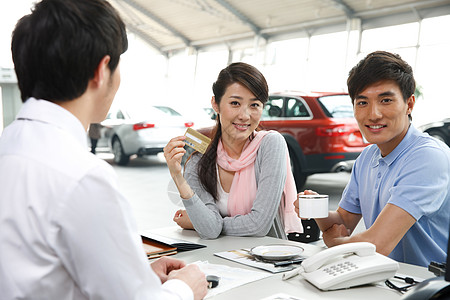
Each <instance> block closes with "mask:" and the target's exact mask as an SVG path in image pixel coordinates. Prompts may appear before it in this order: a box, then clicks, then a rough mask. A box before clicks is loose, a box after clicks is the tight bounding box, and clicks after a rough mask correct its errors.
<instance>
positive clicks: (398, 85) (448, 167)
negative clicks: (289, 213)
mask: <svg viewBox="0 0 450 300" xmlns="http://www.w3.org/2000/svg"><path fill="white" fill-rule="evenodd" d="M347 84H348V90H349V94H350V97H351V99H352V103H353V108H354V115H355V118H356V120H357V122H358V125H359V128H360V130H361V132H362V134H363V135H364V137H365V138H366V139H367V140H368V141H369V142H370V143H372V144H373V145H370V146H368V147H367V148H366V149H364V151H363V152H362V153H361V155H360V156H359V157H358V158H357V160H356V162H355V164H354V166H353V169H352V175H351V178H350V181H349V183H348V184H347V187H346V188H345V190H344V192H343V194H342V199H341V201H340V203H339V207H338V209H337V210H336V211H333V212H331V211H330V212H329V215H328V217H327V218H320V219H316V221H317V223H318V225H319V227H320V229H321V230H322V231H323V240H324V242H325V244H326V245H327V246H328V247H332V246H336V245H340V244H344V243H350V242H363V241H364V242H371V243H373V244H375V245H376V248H377V252H379V253H381V254H384V255H388V256H389V257H391V258H393V259H395V260H397V261H400V262H405V263H410V264H415V265H420V266H425V267H426V266H428V264H429V263H430V262H431V261H437V262H444V261H445V259H446V251H447V240H448V236H449V232H448V228H449V222H450V150H449V148H448V146H447V145H445V144H443V143H442V142H440V141H438V140H436V139H434V138H432V137H430V136H429V135H428V134H426V133H421V132H419V131H418V130H417V129H416V128H414V126H413V125H412V124H411V112H412V110H413V108H414V103H415V97H414V91H415V81H414V77H413V73H412V68H411V67H410V66H409V65H408V64H407V63H406V62H405V61H403V60H402V59H401V58H400V56H398V55H396V54H392V53H389V52H384V51H377V52H374V53H371V54H369V55H367V57H365V58H364V59H363V60H361V61H360V62H359V63H358V64H357V65H356V66H355V67H354V68H353V69H352V70H351V71H350V75H349V78H348V80H347ZM304 193H305V194H311V193H315V192H312V191H308V190H306V191H305V192H304ZM295 206H296V209H297V212H298V200H297V201H296V203H295ZM361 218H363V219H364V223H365V226H366V230H365V231H363V232H360V233H356V234H354V235H351V233H352V232H353V230H354V229H355V227H356V226H357V224H358V222H359V220H360V219H361ZM350 235H351V236H350Z"/></svg>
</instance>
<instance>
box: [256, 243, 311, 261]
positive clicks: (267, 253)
mask: <svg viewBox="0 0 450 300" xmlns="http://www.w3.org/2000/svg"><path fill="white" fill-rule="evenodd" d="M303 251H304V249H303V248H302V247H299V246H292V245H267V246H257V247H253V248H252V249H250V253H251V255H253V256H255V257H257V258H260V259H263V260H289V259H292V258H294V257H297V256H299V255H300V254H302V253H303Z"/></svg>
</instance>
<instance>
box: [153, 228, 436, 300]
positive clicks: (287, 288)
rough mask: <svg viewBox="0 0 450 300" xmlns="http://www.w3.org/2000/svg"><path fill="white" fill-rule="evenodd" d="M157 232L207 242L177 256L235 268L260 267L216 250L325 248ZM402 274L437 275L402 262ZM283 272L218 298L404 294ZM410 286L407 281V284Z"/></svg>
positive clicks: (307, 251)
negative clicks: (327, 285) (320, 282)
mask: <svg viewBox="0 0 450 300" xmlns="http://www.w3.org/2000/svg"><path fill="white" fill-rule="evenodd" d="M150 231H151V232H153V233H156V234H159V235H163V236H167V237H172V238H177V239H183V240H187V241H191V242H194V243H199V244H203V245H206V246H207V247H206V248H202V249H197V250H192V251H187V252H180V253H178V254H176V255H175V256H173V257H175V258H178V259H181V260H184V261H185V262H187V263H191V262H194V261H199V260H200V261H205V260H207V261H208V262H209V263H213V264H221V265H228V266H231V267H235V268H244V269H251V270H256V269H254V268H252V267H248V266H245V265H243V264H238V263H236V262H233V261H229V260H226V259H223V258H220V257H217V256H214V253H216V252H222V251H228V250H235V249H241V248H251V247H255V246H259V245H269V244H294V245H299V244H301V246H302V247H303V248H304V249H305V252H304V255H305V256H310V255H312V254H315V253H317V252H319V251H321V250H323V248H322V247H320V246H317V245H312V244H303V243H297V242H292V241H285V240H280V239H275V238H271V237H260V238H258V237H232V236H221V237H219V238H218V239H215V240H202V239H200V238H199V236H198V235H197V233H196V232H195V231H193V230H182V229H181V228H180V227H177V226H174V227H167V228H161V229H155V230H150ZM398 273H399V274H405V275H408V276H411V277H413V278H420V279H426V278H431V277H434V275H433V273H431V272H429V271H428V270H427V269H426V268H423V267H418V266H414V265H409V264H404V263H400V269H399V271H398ZM281 278H282V273H278V274H274V275H271V276H270V277H267V278H264V279H261V280H258V281H254V282H251V283H249V284H246V285H243V286H240V287H237V288H234V289H231V290H229V291H227V292H225V293H223V294H219V295H217V296H216V297H214V299H235V300H238V299H246V300H247V299H250V300H251V299H263V298H265V297H268V296H271V295H273V294H277V293H285V294H288V295H292V296H296V297H298V298H301V299H305V300H306V299H343V300H351V299H358V300H361V299H363V300H371V299H374V300H380V299H382V300H389V299H399V298H400V297H401V294H400V293H398V292H396V291H394V290H390V289H386V288H381V287H376V286H364V287H353V288H350V289H346V290H338V291H325V292H324V291H320V290H319V289H317V288H316V287H314V286H313V285H311V284H310V283H309V282H307V281H305V280H304V279H303V277H302V276H296V277H294V278H291V279H289V280H287V281H283V280H282V279H281ZM404 285H406V284H404Z"/></svg>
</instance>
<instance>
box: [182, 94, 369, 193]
mask: <svg viewBox="0 0 450 300" xmlns="http://www.w3.org/2000/svg"><path fill="white" fill-rule="evenodd" d="M260 127H261V129H265V130H276V131H278V132H280V133H281V134H282V135H283V136H284V138H285V139H286V143H287V146H288V148H289V155H290V157H291V166H292V172H293V173H294V178H295V182H296V185H297V190H298V191H300V190H301V189H302V188H303V186H304V184H305V181H306V178H307V177H308V176H309V175H311V174H315V173H329V172H340V171H350V170H351V167H352V165H353V163H354V161H355V159H356V158H357V157H358V155H359V154H360V153H361V151H362V150H363V149H364V147H366V146H367V145H369V144H368V143H367V142H366V141H365V140H364V138H363V136H362V135H361V132H360V131H359V128H358V124H357V123H356V120H355V119H354V117H353V106H352V102H351V99H350V97H349V96H348V94H346V93H325V92H313V93H302V92H283V93H273V94H271V95H270V96H269V101H268V102H267V103H266V105H265V106H264V110H263V115H262V118H261V123H260ZM199 131H200V132H202V133H203V134H205V135H208V136H209V135H210V132H211V128H204V129H200V130H199ZM188 152H190V151H189V150H188Z"/></svg>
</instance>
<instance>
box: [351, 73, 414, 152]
mask: <svg viewBox="0 0 450 300" xmlns="http://www.w3.org/2000/svg"><path fill="white" fill-rule="evenodd" d="M414 103H415V98H414V95H411V97H409V98H408V99H407V100H406V102H405V100H404V99H403V96H402V92H401V90H400V88H399V86H398V85H397V83H396V82H395V81H392V80H382V81H379V82H377V83H374V84H372V85H370V86H368V87H367V88H366V89H364V90H363V91H362V92H361V93H359V94H358V95H356V97H355V101H354V105H353V109H354V114H355V118H356V121H357V122H358V126H359V129H360V130H361V132H362V134H363V135H364V137H365V138H366V139H367V141H369V143H372V144H377V146H378V148H380V151H381V154H382V155H383V156H386V155H388V154H389V153H391V152H392V150H394V149H395V147H397V145H398V144H399V143H400V142H401V141H402V139H403V137H404V136H405V135H406V132H407V131H408V128H409V124H410V121H409V118H408V114H410V113H411V111H412V109H413V107H414Z"/></svg>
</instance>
